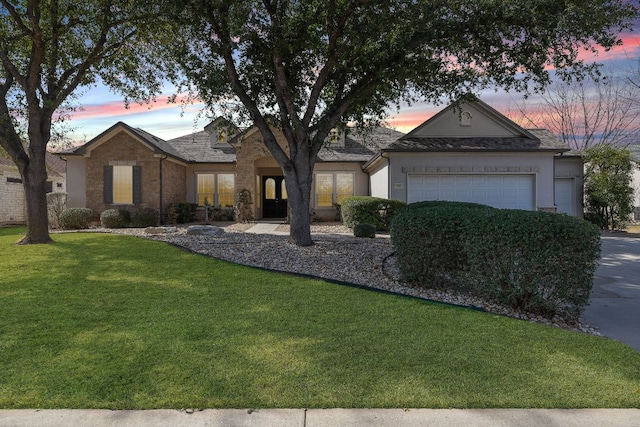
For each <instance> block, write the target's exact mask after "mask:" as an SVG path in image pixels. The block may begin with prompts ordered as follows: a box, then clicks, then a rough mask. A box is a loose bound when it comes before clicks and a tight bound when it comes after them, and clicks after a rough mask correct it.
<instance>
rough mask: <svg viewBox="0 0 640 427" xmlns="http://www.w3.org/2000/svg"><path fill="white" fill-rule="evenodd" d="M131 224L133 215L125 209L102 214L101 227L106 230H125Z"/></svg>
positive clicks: (111, 210) (107, 211)
mask: <svg viewBox="0 0 640 427" xmlns="http://www.w3.org/2000/svg"><path fill="white" fill-rule="evenodd" d="M130 222H131V214H130V213H129V211H128V210H125V209H107V210H106V211H103V212H102V213H101V214H100V225H102V226H103V227H104V228H124V227H127V226H128V225H129V223H130Z"/></svg>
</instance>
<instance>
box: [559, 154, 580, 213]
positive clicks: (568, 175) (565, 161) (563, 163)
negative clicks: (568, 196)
mask: <svg viewBox="0 0 640 427" xmlns="http://www.w3.org/2000/svg"><path fill="white" fill-rule="evenodd" d="M554 179H556V180H571V183H572V185H573V192H572V196H573V214H574V216H576V217H578V218H582V217H583V214H584V207H583V203H582V200H583V195H584V191H583V188H584V166H583V162H582V158H580V157H571V156H566V157H565V156H556V157H555V172H554ZM559 196H560V195H556V199H557V197H559ZM558 202H559V201H558V200H556V204H558Z"/></svg>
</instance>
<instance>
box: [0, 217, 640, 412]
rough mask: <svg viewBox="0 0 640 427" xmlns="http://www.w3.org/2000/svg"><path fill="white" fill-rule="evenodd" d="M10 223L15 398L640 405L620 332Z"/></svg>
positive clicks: (6, 335) (3, 359)
mask: <svg viewBox="0 0 640 427" xmlns="http://www.w3.org/2000/svg"><path fill="white" fill-rule="evenodd" d="M19 232H20V229H16V228H12V229H0V363H1V366H2V369H1V370H0V407H1V408H111V409H148V408H267V407H269V408H302V407H304V408H324V407H343V408H353V407H355V408H374V407H375V408H387V407H424V408H451V407H455V408H590V407H621V408H622V407H629V408H637V407H640V353H638V352H636V351H634V350H633V349H631V348H630V347H628V346H626V345H624V344H621V343H618V342H615V341H612V340H609V339H605V338H598V337H593V336H589V335H585V334H579V333H574V332H568V331H564V330H560V329H556V328H552V327H547V326H542V325H536V324H531V323H527V322H524V321H518V320H514V319H509V318H505V317H502V316H496V315H492V314H487V313H482V312H478V311H475V310H468V309H463V308H456V307H451V306H447V305H443V304H437V303H432V302H428V301H421V300H416V299H412V298H406V297H402V296H395V295H389V294H384V293H379V292H370V291H367V290H364V289H358V288H351V287H346V286H339V285H335V284H331V283H327V282H324V281H320V280H312V279H308V278H300V277H296V276H293V275H285V274H278V273H272V272H268V271H262V270H258V269H253V268H249V267H243V266H237V265H234V264H231V263H226V262H223V261H219V260H215V259H211V258H207V257H204V256H199V255H194V254H190V253H187V252H184V251H181V250H179V249H177V248H174V247H171V246H169V245H166V244H162V243H159V242H153V241H148V240H144V239H138V238H134V237H130V236H119V235H109V234H90V233H69V234H60V235H55V236H54V238H55V241H56V242H55V243H53V244H50V245H29V246H17V245H14V244H13V243H14V242H16V241H17V240H18V239H19Z"/></svg>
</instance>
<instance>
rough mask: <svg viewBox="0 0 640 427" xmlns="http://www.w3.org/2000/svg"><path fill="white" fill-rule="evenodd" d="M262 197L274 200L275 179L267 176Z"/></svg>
mask: <svg viewBox="0 0 640 427" xmlns="http://www.w3.org/2000/svg"><path fill="white" fill-rule="evenodd" d="M264 198H265V199H266V200H275V198H276V180H275V179H273V178H269V179H267V180H266V181H265V182H264Z"/></svg>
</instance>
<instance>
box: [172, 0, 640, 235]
mask: <svg viewBox="0 0 640 427" xmlns="http://www.w3.org/2000/svg"><path fill="white" fill-rule="evenodd" d="M167 3H168V4H169V7H170V16H171V18H172V19H173V20H174V22H176V24H177V27H176V29H175V30H174V34H175V36H176V37H175V39H174V41H175V42H176V43H174V45H173V46H172V49H170V50H168V52H170V54H169V55H168V57H170V60H171V61H175V62H177V63H179V64H180V65H181V68H182V72H183V73H184V76H186V78H187V79H188V80H189V82H190V83H191V84H192V85H193V87H194V88H195V90H196V91H197V92H198V94H199V96H200V97H201V98H202V99H203V100H205V101H206V102H207V103H208V104H209V105H210V106H211V107H212V108H214V109H219V108H221V106H226V107H228V109H229V110H231V111H232V112H236V113H238V112H242V113H244V114H245V117H247V118H248V120H249V122H250V123H252V124H253V125H255V126H256V127H257V128H258V129H259V130H260V132H261V134H262V137H263V139H264V142H265V145H266V146H267V148H268V149H269V150H270V152H271V153H272V154H273V156H274V158H275V159H276V161H277V162H278V164H279V165H280V167H281V168H282V170H283V174H284V176H285V180H286V183H287V189H288V193H289V201H290V206H291V217H290V220H291V237H292V240H293V241H294V242H296V243H297V244H300V245H308V244H312V241H311V238H310V234H309V218H308V217H309V215H308V206H309V197H310V189H311V180H312V175H313V173H312V172H313V166H314V163H315V159H316V154H317V153H318V151H319V150H320V149H321V147H322V145H323V143H324V141H325V138H326V136H327V134H328V132H329V131H330V130H331V129H332V128H334V127H336V126H339V125H341V124H344V123H347V122H352V123H363V122H366V121H367V120H372V119H373V120H374V121H375V119H378V118H380V117H383V116H384V112H385V111H386V109H387V108H388V106H389V104H390V103H394V102H396V103H398V102H401V101H408V102H411V101H416V100H425V101H431V102H439V101H441V100H442V99H443V98H449V99H453V100H459V99H462V98H464V97H465V96H467V95H468V94H470V93H474V92H476V91H477V90H479V89H481V88H485V87H490V86H496V87H501V88H503V89H506V90H517V91H526V90H529V89H530V88H531V87H533V88H534V90H535V89H540V88H542V87H544V86H546V85H547V84H548V83H549V81H550V75H549V69H550V68H555V69H557V70H559V73H560V74H562V70H564V69H570V70H571V72H572V73H576V72H577V73H580V72H581V71H580V70H582V69H584V68H588V64H584V63H583V62H582V61H581V60H580V59H579V57H578V54H579V52H580V51H581V49H587V50H592V51H595V50H597V49H598V48H605V49H607V48H610V47H612V46H614V45H616V44H618V43H619V40H618V34H619V33H620V31H621V30H622V29H624V28H626V27H627V26H628V25H629V23H630V21H631V19H632V18H633V17H634V16H636V14H637V10H636V8H635V7H634V6H633V5H631V4H629V3H628V2H625V1H622V0H613V1H608V0H595V1H590V2H575V1H572V0H534V1H526V2H523V1H521V0H502V1H497V0H475V1H468V0H465V1H462V0H410V1H409V0H382V1H370V0H309V1H303V2H301V1H293V0H237V1H233V2H230V1H226V0H180V1H177V2H174V1H170V2H169V1H168V0H167ZM270 125H275V126H276V127H278V128H279V129H280V130H281V131H282V132H283V134H284V136H285V137H286V139H287V142H288V152H286V150H284V149H283V148H281V147H280V146H279V145H278V144H277V143H276V140H275V137H274V135H273V130H272V128H271V127H270Z"/></svg>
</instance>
